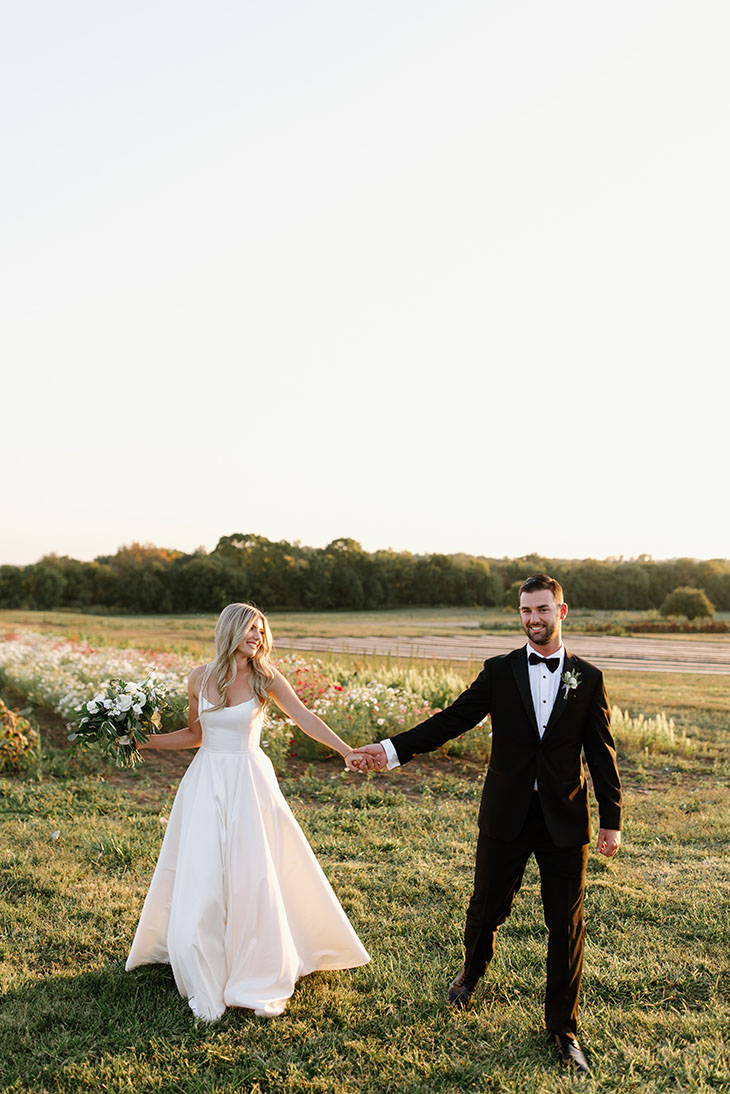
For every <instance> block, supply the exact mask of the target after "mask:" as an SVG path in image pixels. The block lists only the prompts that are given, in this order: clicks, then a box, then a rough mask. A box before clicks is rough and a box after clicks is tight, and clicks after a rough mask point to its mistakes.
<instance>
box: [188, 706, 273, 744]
mask: <svg viewBox="0 0 730 1094" xmlns="http://www.w3.org/2000/svg"><path fill="white" fill-rule="evenodd" d="M212 706H213V704H212V703H211V702H210V700H209V699H207V698H206V696H205V695H201V696H200V697H199V699H198V713H199V715H200V725H201V727H202V730H203V740H202V743H201V746H200V747H201V748H202V749H204V750H205V751H206V752H253V751H254V749H258V748H259V747H260V743H261V727H262V725H263V711H262V709H261V707H260V705H259V702H258V700H257V699H247V700H246V702H245V703H236V704H235V706H231V707H221V708H220V710H211V709H210V708H211V707H212Z"/></svg>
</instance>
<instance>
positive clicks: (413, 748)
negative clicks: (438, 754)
mask: <svg viewBox="0 0 730 1094" xmlns="http://www.w3.org/2000/svg"><path fill="white" fill-rule="evenodd" d="M489 699H490V672H489V662H488V661H485V662H484V668H483V669H482V671H481V672H480V673H479V675H478V676H477V678H476V680H474V682H473V683H472V684H470V686H469V687H468V688H467V689H466V691H463V692H462V693H461V695H460V696H459V698H458V699H455V700H454V702H453V703H452V704H451V706H449V707H446V709H445V710H440V711H439V712H438V714H434V715H432V716H431V717H430V718H427V719H426V721H425V722H421V723H420V724H419V725H417V726H414V727H413V729H409V730H407V731H406V732H405V733H398V734H396V736H395V737H391V738H390V739H389V740H387V741H381V743H380V744H379V745H366V746H365V748H364V749H363V751H367V752H368V753H369V754H370V755H372V756H373V757H374V759H375V760H376V763H377V764H378V767H380V768H381V769H382V768H384V767H397V766H398V765H399V764H405V763H408V761H409V760H412V759H413V757H414V756H416V755H420V754H421V753H424V752H433V751H434V749H436V748H439V747H440V746H441V745H442V744H444V743H445V742H446V741H449V740H451V739H452V738H453V737H459V736H460V735H461V734H462V733H466V732H467V731H468V730H470V729H473V727H474V726H475V725H476V724H477V722H481V720H482V718H484V717H486V715H487V714H489V710H490V703H489ZM355 751H356V752H358V751H360V750H359V749H355Z"/></svg>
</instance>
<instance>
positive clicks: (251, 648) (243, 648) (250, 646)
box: [237, 616, 264, 657]
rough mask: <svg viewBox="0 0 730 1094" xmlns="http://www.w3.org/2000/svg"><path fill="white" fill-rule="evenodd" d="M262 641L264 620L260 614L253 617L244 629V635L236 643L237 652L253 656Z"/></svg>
mask: <svg viewBox="0 0 730 1094" xmlns="http://www.w3.org/2000/svg"><path fill="white" fill-rule="evenodd" d="M263 642H264V621H263V619H261V617H260V616H257V617H256V619H254V621H253V623H252V624H251V626H250V627H249V628H248V630H247V631H246V637H245V638H244V639H243V641H242V642H240V643H239V645H238V650H237V652H238V653H242V654H243V656H244V657H254V656H255V655H256V653H257V651H258V650H259V649H260V648H261V646H262V645H263Z"/></svg>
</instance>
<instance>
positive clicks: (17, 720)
mask: <svg viewBox="0 0 730 1094" xmlns="http://www.w3.org/2000/svg"><path fill="white" fill-rule="evenodd" d="M39 755H40V738H39V736H38V731H37V730H36V729H34V728H33V726H32V725H31V724H30V722H29V721H28V719H27V718H24V717H23V715H22V714H16V713H15V712H14V711H12V710H10V708H9V707H7V706H6V705H5V703H4V702H3V701H2V699H0V773H1V774H3V775H16V774H21V773H24V772H28V771H31V770H32V769H33V768H34V767H36V766H37V765H38V758H39Z"/></svg>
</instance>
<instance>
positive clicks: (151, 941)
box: [126, 696, 370, 1021]
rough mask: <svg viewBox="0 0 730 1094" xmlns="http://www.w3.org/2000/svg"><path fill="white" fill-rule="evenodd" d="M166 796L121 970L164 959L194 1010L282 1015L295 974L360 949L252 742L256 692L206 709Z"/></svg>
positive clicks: (257, 731)
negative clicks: (197, 737)
mask: <svg viewBox="0 0 730 1094" xmlns="http://www.w3.org/2000/svg"><path fill="white" fill-rule="evenodd" d="M212 705H213V704H212V703H210V702H208V700H207V699H206V698H205V697H204V696H201V698H200V700H199V710H200V722H201V726H202V732H203V738H202V744H201V747H200V749H199V750H198V752H197V754H196V756H195V758H194V759H193V761H192V763H191V764H190V767H189V768H188V770H187V771H186V773H185V775H184V777H183V779H182V781H181V783H180V787H179V789H178V792H177V796H176V797H175V802H174V805H173V807H172V812H171V813H170V819H169V821H168V825H167V831H166V832H165V838H164V840H163V843H162V849H161V851H160V857H159V860H158V862H157V867H156V869H155V872H154V875H153V877H152V882H151V884H150V888H149V892H148V894H147V898H146V900H145V902H144V907H143V909H142V915H141V918H140V921H139V926H138V927H137V933H136V934H135V937H134V942H133V943H132V949H131V951H130V954H129V957H128V959H127V964H126V968H127V970H129V969H134V968H136V967H137V966H138V965H146V964H151V963H155V962H168V961H169V963H170V965H171V966H172V971H173V973H174V975H175V983H176V984H177V987H178V990H179V992H180V994H181V995H183V996H185V997H186V998H187V1000H188V1002H189V1004H190V1007H191V1009H192V1011H193V1013H194V1014H195V1015H196V1017H198V1018H203V1019H206V1020H207V1021H214V1020H215V1019H216V1018H220V1016H221V1015H222V1014H223V1012H224V1010H225V1009H226V1007H249V1008H251V1009H253V1010H254V1011H256V1013H257V1014H259V1015H262V1016H267V1017H273V1016H274V1015H277V1014H281V1013H282V1011H283V1010H284V1008H285V1006H286V1002H287V1000H288V999H289V997H290V996H291V995H292V993H293V991H294V985H295V984H296V981H297V979H298V977H300V976H304V975H306V974H307V973H310V972H314V970H315V969H349V968H353V967H355V966H356V965H364V964H366V963H367V962H368V961H369V960H370V957H369V955H368V953H367V951H366V950H365V948H364V947H363V945H362V944H361V942H360V940H359V938H358V937H357V935H356V934H355V932H354V930H353V929H352V927H351V925H350V922H349V920H348V918H347V916H346V915H345V913H344V911H343V910H342V908H341V906H340V903H339V901H338V900H337V897H336V896H335V894H334V892H333V891H332V888H331V886H330V884H329V882H328V881H327V878H326V877H325V876H324V873H323V872H322V869H321V867H320V865H319V863H318V862H317V859H316V858H315V856H314V853H313V851H312V849H311V847H310V846H309V844H308V843H307V840H306V838H305V836H304V833H303V832H302V830H301V828H300V827H299V825H298V824H297V822H296V820H295V819H294V815H293V814H292V811H291V809H290V808H289V806H288V805H287V803H286V801H285V799H284V797H283V795H282V793H281V791H280V789H279V784H278V782H277V780H276V775H275V773H274V768H273V766H272V764H271V761H270V760H269V758H268V756H266V755H265V754H264V753H263V752H262V751H261V748H260V745H259V741H260V737H261V727H262V723H263V712H262V710H261V708H260V706H259V705H258V703H257V702H256V700H255V699H251V700H249V701H248V702H245V703H239V704H238V705H236V706H232V707H224V708H222V709H221V710H211V709H210V707H211V706H212Z"/></svg>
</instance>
